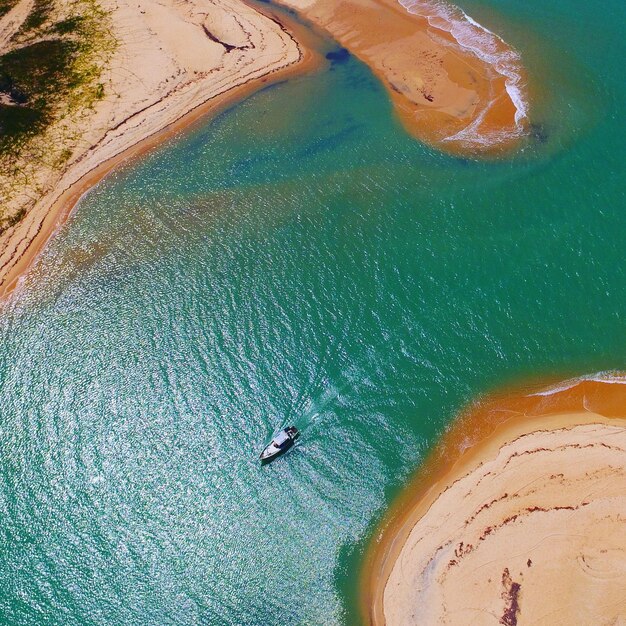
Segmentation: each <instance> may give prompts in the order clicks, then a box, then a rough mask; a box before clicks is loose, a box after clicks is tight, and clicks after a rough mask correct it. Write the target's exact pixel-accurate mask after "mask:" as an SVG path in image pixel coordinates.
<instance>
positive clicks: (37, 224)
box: [0, 0, 321, 301]
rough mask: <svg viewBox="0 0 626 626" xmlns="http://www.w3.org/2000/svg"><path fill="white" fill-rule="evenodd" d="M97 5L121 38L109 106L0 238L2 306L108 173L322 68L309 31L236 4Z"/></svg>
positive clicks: (225, 0)
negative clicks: (260, 92)
mask: <svg viewBox="0 0 626 626" xmlns="http://www.w3.org/2000/svg"><path fill="white" fill-rule="evenodd" d="M104 4H105V5H106V6H107V8H109V9H110V10H111V15H112V19H113V22H114V25H115V34H116V36H117V37H118V38H119V48H118V51H117V52H116V55H115V58H114V60H113V63H112V66H111V68H110V69H109V71H108V76H107V79H106V80H107V81H108V87H107V93H110V94H111V96H110V97H107V98H105V99H104V100H103V101H102V102H101V103H99V104H98V106H97V107H96V110H95V111H94V112H93V115H92V116H91V117H90V119H89V123H88V125H87V128H86V129H85V131H84V137H83V142H82V145H81V147H79V149H78V150H77V151H76V152H75V154H74V155H73V157H72V159H71V160H70V161H69V162H68V165H67V167H66V168H65V169H64V170H63V171H62V172H61V173H59V174H58V175H57V174H55V177H53V179H51V180H48V181H47V182H42V185H43V186H44V187H46V188H47V191H46V192H45V193H43V194H42V196H41V197H40V198H39V199H38V200H37V202H36V204H35V206H34V207H32V208H31V209H30V210H29V211H28V213H27V214H26V216H25V217H24V219H22V220H21V221H20V222H19V223H18V224H17V225H16V226H14V227H12V228H9V229H8V230H7V231H6V232H5V233H3V234H2V235H1V236H0V301H1V300H2V298H3V297H6V296H7V295H8V294H10V293H11V292H12V291H13V290H14V289H15V288H16V287H17V285H18V284H19V281H20V279H21V278H22V277H23V275H24V273H25V272H26V271H27V269H28V268H29V267H30V265H31V264H32V263H33V261H34V260H35V259H36V257H37V255H38V254H39V252H40V251H41V249H42V248H43V247H44V246H45V244H46V242H47V241H48V239H49V238H50V237H51V236H52V235H53V234H54V233H55V231H56V230H57V229H58V228H59V227H60V226H61V225H62V224H63V223H64V221H65V220H66V219H67V217H68V216H69V215H70V213H71V211H72V209H73V207H74V206H75V204H76V202H77V201H78V200H79V199H80V197H81V196H82V194H83V193H85V192H86V191H87V190H88V189H89V188H90V187H92V186H93V185H94V184H96V183H97V182H98V181H99V180H100V179H102V178H103V177H104V176H105V175H106V174H107V173H108V172H110V171H111V170H112V169H113V168H114V167H116V166H117V165H119V164H120V163H121V162H123V161H126V160H127V159H129V158H133V157H137V156H139V155H141V154H143V153H145V152H146V151H147V150H149V149H151V148H153V147H154V146H156V145H158V144H159V143H161V142H162V141H164V140H165V139H167V138H168V137H170V136H172V135H173V134H175V133H177V132H179V131H180V130H182V129H183V128H185V127H187V126H189V125H190V124H193V123H195V122H196V121H197V120H198V119H199V118H200V117H205V116H207V115H210V114H214V113H216V112H218V111H220V110H221V109H223V108H224V107H226V106H229V105H230V104H232V103H234V102H236V101H237V100H240V99H242V98H244V97H246V96H247V95H249V94H251V93H252V92H254V91H256V90H257V89H259V88H261V87H263V86H265V85H267V84H270V83H271V82H276V81H278V80H284V79H285V78H288V77H290V76H292V75H295V74H301V73H304V72H306V71H312V70H314V69H315V68H316V67H318V66H319V65H320V64H321V59H320V58H319V55H318V54H317V53H315V52H314V51H313V49H312V48H310V47H308V46H307V42H308V41H309V40H310V35H308V33H307V31H306V29H304V28H303V27H302V26H300V25H298V24H297V23H296V22H295V21H292V20H289V19H287V18H285V17H284V16H283V15H280V16H279V15H277V14H276V12H275V11H273V10H272V9H271V8H267V9H265V8H264V9H263V10H262V12H261V10H259V9H256V8H252V7H251V6H248V5H247V4H245V3H244V2H241V0H212V1H211V2H206V1H205V0H192V2H190V3H187V4H185V5H181V4H179V3H176V2H174V1H173V0H167V1H164V2H162V3H158V4H152V5H146V6H145V7H144V6H143V5H142V3H141V2H140V1H139V2H133V3H131V2H130V1H124V2H116V1H115V0H107V1H106V2H105V3H104ZM292 33H294V35H295V37H297V39H298V41H297V42H296V39H295V37H294V35H292ZM79 123H82V124H85V121H84V120H82V121H80V122H79V121H77V122H76V124H77V125H78V124H79ZM42 175H43V176H45V175H46V174H44V173H42Z"/></svg>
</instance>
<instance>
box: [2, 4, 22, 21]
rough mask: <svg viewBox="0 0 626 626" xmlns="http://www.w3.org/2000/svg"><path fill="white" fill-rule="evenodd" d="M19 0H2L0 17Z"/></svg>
mask: <svg viewBox="0 0 626 626" xmlns="http://www.w3.org/2000/svg"><path fill="white" fill-rule="evenodd" d="M18 1H19V0H0V17H2V16H3V15H6V14H7V13H8V12H9V11H10V10H11V9H12V8H13V7H14V6H15V5H16V4H17V3H18Z"/></svg>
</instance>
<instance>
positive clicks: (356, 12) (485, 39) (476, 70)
mask: <svg viewBox="0 0 626 626" xmlns="http://www.w3.org/2000/svg"><path fill="white" fill-rule="evenodd" d="M281 2H282V3H283V4H288V5H289V6H292V7H293V8H295V9H297V10H298V11H299V12H300V13H302V14H303V15H305V16H306V17H307V18H308V19H309V20H311V21H312V22H314V23H315V24H317V25H318V26H321V27H322V28H324V29H325V30H326V31H327V32H329V33H330V34H331V35H332V37H333V38H334V39H336V40H337V41H339V42H340V43H341V45H342V46H345V48H347V49H348V50H349V51H350V52H351V53H353V54H354V55H356V56H357V57H358V58H360V59H361V60H362V61H364V62H365V63H367V65H369V66H370V68H371V69H372V70H373V71H374V73H375V74H376V75H377V76H378V78H379V79H380V80H381V81H382V83H383V84H384V85H385V86H386V87H387V90H388V91H389V94H390V96H391V99H392V100H393V103H394V105H395V110H396V113H397V114H398V115H399V117H400V119H401V120H402V122H403V124H404V125H405V127H406V129H407V130H408V131H409V132H410V133H412V134H413V135H415V136H416V137H417V138H418V139H420V140H422V141H425V142H427V143H430V144H432V145H434V146H436V147H437V148H440V149H443V150H445V151H447V152H453V153H456V154H462V155H465V156H467V155H473V156H476V155H492V154H499V153H501V152H503V151H506V150H508V149H510V148H511V147H513V146H514V145H516V143H517V141H518V140H519V138H520V136H522V135H523V134H524V132H525V127H526V124H527V119H526V106H527V105H526V94H525V82H526V80H525V76H524V69H523V66H522V62H521V59H520V57H519V55H518V54H517V53H516V52H515V51H514V50H513V49H512V48H511V47H510V46H508V45H507V44H506V43H505V42H504V41H503V40H502V39H501V38H499V37H498V36H497V35H495V34H493V33H491V32H490V31H488V30H487V29H485V28H483V27H482V26H481V25H479V24H477V23H476V22H474V21H473V20H470V19H469V18H468V16H466V15H465V14H464V13H463V12H462V11H461V10H460V9H457V8H455V7H453V6H452V5H447V4H442V3H436V2H431V1H428V0H417V1H411V0H407V1H405V2H402V3H400V2H398V1H397V0H366V1H365V2H364V1H362V0H342V1H341V2H335V1H334V0H313V1H311V0H281ZM403 5H404V6H403Z"/></svg>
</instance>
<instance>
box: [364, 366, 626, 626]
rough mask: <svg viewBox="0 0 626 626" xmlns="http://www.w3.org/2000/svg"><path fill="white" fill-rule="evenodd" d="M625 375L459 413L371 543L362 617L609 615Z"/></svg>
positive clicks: (619, 600)
mask: <svg viewBox="0 0 626 626" xmlns="http://www.w3.org/2000/svg"><path fill="white" fill-rule="evenodd" d="M625 382H626V379H624V378H612V379H609V380H608V381H602V380H599V379H598V380H580V381H569V382H568V383H566V384H563V385H561V386H553V387H551V388H548V389H543V390H538V391H537V390H535V391H532V390H524V391H519V390H518V391H516V392H513V393H508V394H506V395H498V396H497V397H492V398H489V399H487V400H485V401H483V402H481V403H480V404H479V405H477V406H475V407H473V408H472V409H471V410H470V411H468V412H467V413H466V414H464V415H463V416H461V418H460V419H459V420H458V422H457V423H456V425H455V426H454V427H453V428H452V430H451V431H450V432H449V433H447V435H446V436H445V437H444V440H443V442H442V443H441V445H440V446H439V447H438V449H437V450H436V452H435V453H434V455H433V456H432V457H431V459H430V460H429V461H428V462H427V463H426V466H425V467H424V468H423V469H422V470H421V471H420V472H419V474H418V475H417V476H416V478H415V479H414V480H413V481H412V483H411V485H410V486H409V487H408V488H407V489H406V491H405V492H404V495H403V496H402V497H401V498H400V500H399V501H398V503H397V505H396V507H395V508H394V510H393V511H392V513H391V514H390V516H389V517H388V518H387V520H386V521H385V524H384V525H383V527H382V530H381V532H380V534H379V535H378V536H377V537H376V540H375V542H374V543H373V545H372V547H371V551H370V555H369V559H368V566H367V568H366V573H365V577H364V581H363V599H364V613H365V615H366V619H367V621H368V623H373V624H389V625H392V624H393V625H396V624H435V623H437V624H439V623H441V624H469V623H471V624H505V625H512V624H517V623H519V624H530V623H533V624H574V623H576V624H616V623H621V622H620V620H623V619H624V617H625V616H626V597H625V596H624V594H623V590H624V588H625V585H626V517H625V516H624V511H625V510H626V419H625V418H626V385H624V384H623V383H625ZM547 590H549V592H547Z"/></svg>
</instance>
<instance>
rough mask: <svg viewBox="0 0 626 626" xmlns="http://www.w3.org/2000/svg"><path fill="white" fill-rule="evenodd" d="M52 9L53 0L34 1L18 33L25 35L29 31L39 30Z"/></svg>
mask: <svg viewBox="0 0 626 626" xmlns="http://www.w3.org/2000/svg"><path fill="white" fill-rule="evenodd" d="M53 8H54V0H35V6H34V7H33V10H32V11H31V12H30V13H29V15H28V17H27V18H26V19H25V20H24V23H23V24H22V26H21V27H20V30H19V31H18V33H20V34H21V33H27V32H28V31H30V30H36V29H37V28H41V26H43V25H44V23H45V22H47V21H48V19H49V17H50V13H51V12H52V9H53Z"/></svg>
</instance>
